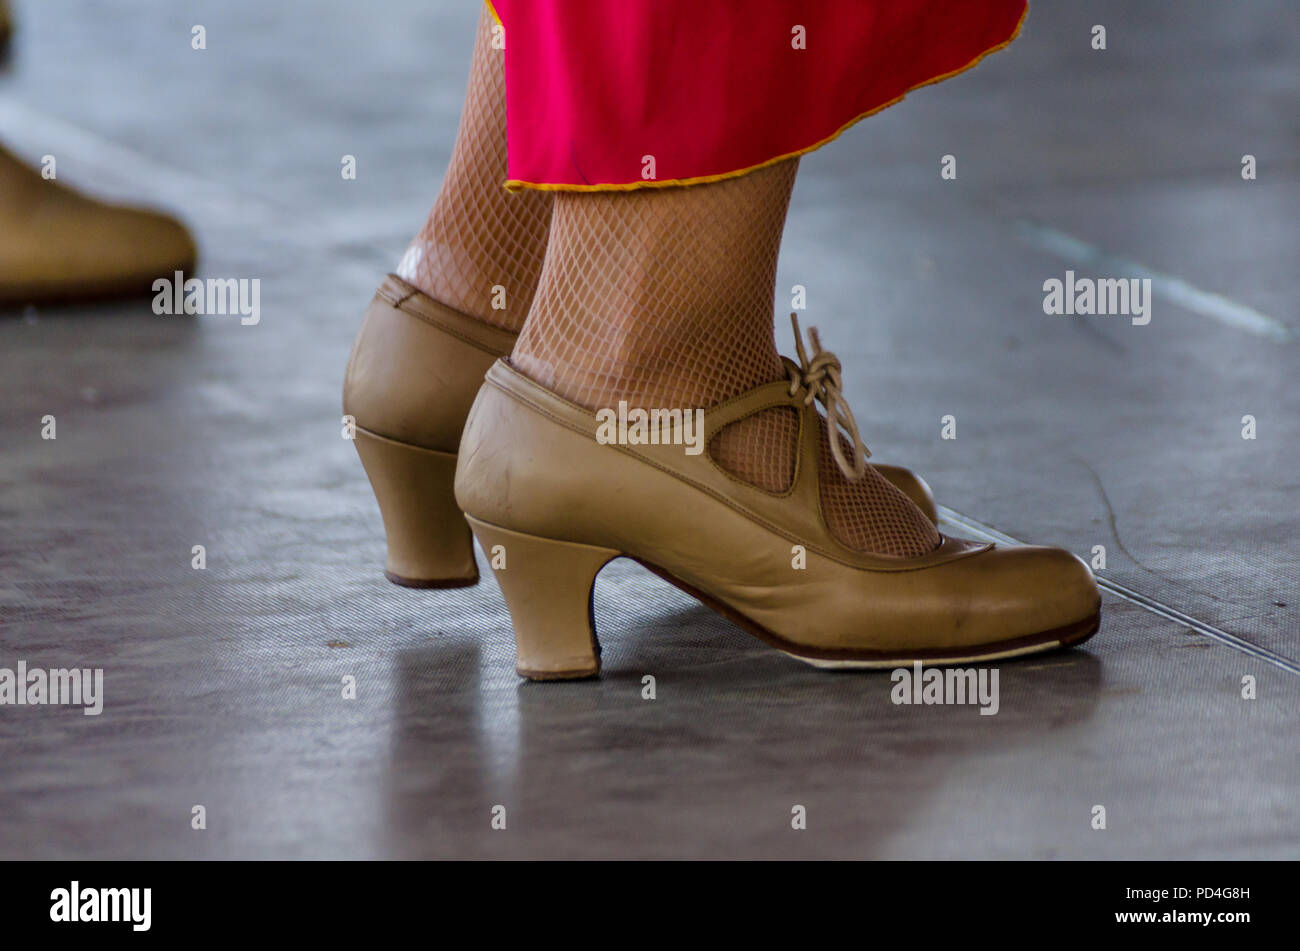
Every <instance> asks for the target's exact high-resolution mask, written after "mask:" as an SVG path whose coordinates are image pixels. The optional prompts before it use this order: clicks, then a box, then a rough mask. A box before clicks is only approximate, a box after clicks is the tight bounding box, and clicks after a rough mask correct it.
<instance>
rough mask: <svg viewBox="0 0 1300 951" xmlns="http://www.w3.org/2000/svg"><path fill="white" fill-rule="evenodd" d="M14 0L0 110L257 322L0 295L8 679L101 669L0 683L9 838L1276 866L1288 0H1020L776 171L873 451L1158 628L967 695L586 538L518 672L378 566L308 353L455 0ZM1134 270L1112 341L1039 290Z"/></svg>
mask: <svg viewBox="0 0 1300 951" xmlns="http://www.w3.org/2000/svg"><path fill="white" fill-rule="evenodd" d="M17 7H18V10H17V12H18V14H19V18H20V33H19V36H18V48H17V50H16V54H17V55H16V60H15V62H14V63H13V64H12V67H11V70H10V75H8V76H6V77H4V78H3V79H2V80H0V138H2V139H3V140H4V141H6V142H7V143H9V144H10V145H11V146H12V147H13V148H15V149H17V150H19V151H20V152H21V153H23V154H25V155H28V156H32V157H38V156H40V155H42V154H45V153H47V152H48V153H54V154H57V155H58V158H59V170H60V175H61V177H62V178H64V179H65V180H67V181H69V182H73V183H79V184H82V185H84V186H87V187H93V188H94V189H95V190H97V191H98V192H99V193H101V194H106V195H110V196H120V197H132V198H148V199H151V200H153V201H156V202H158V203H161V204H164V205H167V206H170V207H173V208H175V209H177V210H179V211H180V212H182V213H183V214H184V215H185V216H186V217H187V218H188V219H189V220H190V221H191V222H192V223H193V225H194V226H195V228H196V230H197V232H198V235H199V237H200V240H201V243H202V247H203V252H204V271H205V273H206V274H208V275H220V276H244V277H258V278H260V279H261V280H262V281H263V310H264V314H263V319H262V322H261V324H260V325H258V326H256V327H243V326H240V325H239V324H238V323H237V322H234V321H230V320H224V321H223V320H219V319H203V320H194V319H189V320H185V319H167V318H160V317H155V316H153V315H152V313H151V312H150V309H149V306H148V302H147V301H145V302H133V303H129V304H122V305H114V306H103V307H96V308H82V309H78V310H71V311H69V310H59V311H55V310H49V311H41V312H38V313H31V312H29V313H26V314H22V313H18V314H13V313H10V314H6V315H4V316H3V319H0V360H2V361H3V372H2V373H0V378H2V379H3V384H2V385H3V388H4V389H3V392H4V399H3V401H0V513H2V517H3V523H2V524H3V530H2V531H0V621H2V622H3V627H2V628H0V666H13V665H14V664H15V663H16V661H17V660H19V659H24V660H26V661H27V662H28V663H29V664H31V665H33V666H43V667H58V666H90V667H103V668H105V671H106V674H105V677H106V686H105V690H106V709H105V712H104V714H103V715H102V716H100V717H84V716H82V715H81V714H80V713H79V712H77V711H75V710H69V709H55V708H30V707H23V708H17V707H6V708H0V856H3V857H28V856H38V857H93V858H109V857H137V856H138V857H316V856H332V857H333V856H339V857H390V856H401V857H432V856H440V857H451V856H461V857H498V856H582V857H588V856H661V857H666V856H696V857H727V856H738V857H744V856H833V857H890V858H894V857H980V856H992V857H1089V858H1118V857H1124V858H1157V857H1197V858H1205V857H1220V856H1222V857H1288V856H1289V857H1295V856H1296V855H1297V854H1300V832H1298V831H1297V830H1298V829H1300V822H1298V821H1297V820H1300V805H1298V800H1300V797H1298V796H1297V785H1298V781H1300V757H1298V756H1297V753H1298V749H1297V726H1296V724H1297V711H1298V710H1300V702H1298V701H1300V680H1297V677H1296V675H1295V674H1294V673H1292V672H1288V671H1287V670H1286V669H1284V667H1283V666H1279V663H1282V662H1281V661H1279V662H1278V663H1275V662H1273V660H1277V658H1291V659H1292V663H1294V659H1295V658H1296V657H1297V656H1300V591H1297V569H1296V561H1297V558H1296V556H1297V548H1298V545H1297V541H1296V529H1297V517H1296V508H1297V490H1298V489H1300V483H1298V482H1297V476H1296V473H1297V472H1300V413H1297V384H1296V376H1297V369H1298V368H1300V360H1298V359H1297V358H1298V356H1300V344H1298V343H1297V339H1296V334H1300V310H1298V309H1297V305H1296V293H1295V292H1296V282H1295V263H1296V249H1297V242H1296V227H1297V225H1296V222H1297V220H1300V188H1297V183H1298V182H1300V162H1298V161H1297V156H1296V142H1297V132H1300V126H1297V118H1296V110H1295V102H1296V99H1297V95H1298V94H1300V76H1298V75H1297V71H1296V62H1297V59H1298V54H1300V36H1297V34H1296V32H1295V31H1294V29H1290V30H1288V29H1284V28H1283V27H1284V25H1285V24H1286V23H1292V24H1293V21H1294V10H1293V7H1292V5H1290V4H1287V3H1283V2H1264V0H1250V2H1242V3H1234V4H1220V3H1211V2H1195V3H1193V2H1188V3H1180V4H1177V5H1170V4H1163V3H1155V2H1142V3H1131V2H1120V0H1106V2H1089V3H1069V4H1067V3H1049V2H1039V3H1035V4H1034V9H1033V11H1032V13H1031V16H1030V19H1029V22H1028V25H1027V28H1026V31H1025V34H1024V36H1023V37H1022V38H1021V39H1020V40H1019V41H1018V42H1017V43H1016V44H1014V45H1013V46H1012V47H1011V49H1009V50H1008V51H1006V52H1003V53H1001V54H999V55H997V56H996V57H994V58H992V59H990V60H989V61H988V62H986V63H985V64H984V65H982V66H981V67H980V68H979V69H978V70H976V71H975V72H973V73H971V74H969V75H967V76H964V77H961V78H959V79H956V80H954V81H951V82H948V83H944V84H942V85H940V86H936V87H933V88H930V89H925V90H921V91H919V92H917V93H915V94H914V95H913V96H912V97H910V98H909V100H908V102H907V103H906V104H905V105H904V106H902V107H898V108H894V109H891V110H888V111H886V112H885V113H882V114H881V115H879V116H877V117H874V118H872V119H870V120H868V121H866V122H864V123H862V124H860V125H859V126H858V127H856V128H855V129H854V130H853V131H851V132H850V133H849V134H847V135H846V136H844V137H843V138H842V139H841V140H840V141H838V142H836V143H835V144H834V145H833V146H832V147H831V148H829V149H826V150H823V151H822V152H820V153H817V154H815V155H813V156H811V157H810V158H808V159H806V160H805V162H804V166H803V169H802V172H801V175H800V180H799V184H798V187H797V190H796V193H795V199H794V206H793V210H792V213H791V216H790V222H789V228H788V231H787V240H786V244H785V249H784V252H783V256H782V261H781V272H780V277H779V288H780V289H781V295H779V296H780V297H783V296H784V294H785V292H786V291H785V289H787V288H789V287H790V286H791V285H792V284H795V283H801V284H804V285H806V286H807V288H808V296H809V310H808V312H807V314H806V316H805V323H814V324H817V325H820V326H821V328H822V331H823V335H824V338H825V340H826V342H827V344H828V346H830V347H831V348H832V349H834V350H835V351H836V352H838V353H839V354H840V356H841V357H842V358H843V360H844V363H845V365H846V379H847V388H848V390H849V396H850V397H851V400H852V404H853V406H854V408H855V410H856V412H857V416H858V419H859V420H860V422H861V425H862V430H863V432H864V434H865V437H866V440H867V442H868V444H869V445H870V446H871V447H872V448H873V450H875V451H876V453H877V457H878V458H879V459H881V460H884V461H899V462H904V463H906V464H909V465H912V466H914V467H916V468H917V469H919V470H920V471H921V472H923V473H924V474H925V475H926V476H927V477H928V478H929V479H930V481H931V483H932V484H933V486H934V487H935V490H936V492H937V494H938V495H939V497H940V500H941V502H943V503H944V504H945V505H946V506H948V507H949V508H950V509H951V510H952V512H953V513H959V514H960V516H961V517H964V518H966V519H974V520H976V521H978V522H979V523H982V524H983V525H986V526H992V527H994V528H996V529H997V530H1000V531H1002V532H1005V533H1007V534H1009V535H1011V536H1013V537H1016V538H1019V539H1023V540H1027V541H1033V542H1042V543H1054V544H1060V545H1064V546H1066V547H1069V548H1070V549H1072V550H1073V551H1075V552H1078V553H1079V554H1081V555H1084V556H1085V557H1086V556H1088V555H1089V553H1090V552H1091V550H1092V548H1093V546H1094V545H1104V546H1106V549H1107V553H1108V565H1107V568H1106V569H1105V570H1104V571H1101V572H1099V575H1100V576H1101V577H1102V578H1103V579H1105V580H1107V581H1109V582H1113V583H1115V584H1117V585H1122V586H1126V587H1127V588H1129V589H1132V590H1133V591H1136V592H1139V593H1140V594H1141V595H1144V596H1145V597H1147V598H1150V599H1153V600H1154V601H1155V602H1157V603H1158V604H1163V605H1168V606H1169V607H1171V608H1175V609H1177V610H1178V611H1181V612H1183V613H1184V614H1185V615H1187V616H1188V617H1187V619H1185V620H1183V621H1181V622H1176V621H1173V620H1170V619H1169V616H1168V613H1167V612H1166V613H1165V614H1163V615H1162V614H1161V613H1159V611H1158V610H1157V611H1153V610H1150V609H1149V607H1143V606H1139V605H1138V604H1135V603H1133V602H1132V601H1131V600H1125V599H1123V598H1120V597H1114V596H1111V595H1108V596H1107V600H1106V606H1105V619H1104V624H1103V628H1102V631H1101V633H1100V634H1099V635H1098V636H1097V637H1096V638H1094V639H1093V640H1092V641H1090V642H1089V643H1088V644H1087V645H1086V646H1085V648H1083V649H1080V650H1075V651H1071V652H1068V653H1064V654H1059V655H1054V656H1045V657H1041V658H1037V659H1031V660H1027V661H1025V662H1021V663H1006V664H1003V665H1002V667H1001V686H1002V698H1001V712H1000V713H999V714H998V715H997V716H993V717H981V716H978V715H977V714H976V712H975V710H974V709H973V708H968V707H966V708H958V707H906V706H894V705H892V704H891V703H890V701H889V687H890V683H889V681H888V678H887V677H885V676H881V675H863V676H856V675H828V674H825V673H821V672H818V671H815V670H812V669H811V668H806V667H804V666H802V665H800V664H798V663H796V662H794V661H792V660H790V659H788V658H786V657H784V656H783V655H780V654H778V653H776V652H774V651H772V650H770V649H768V648H766V647H765V646H763V645H762V644H759V643H758V642H756V641H754V640H752V639H750V638H749V637H748V636H747V635H745V634H744V633H743V632H741V631H739V630H738V629H737V628H735V627H733V626H732V625H731V624H729V623H727V622H726V621H724V620H722V619H720V618H718V617H716V616H714V615H713V614H711V613H710V612H708V611H707V610H706V609H704V608H702V607H700V606H698V605H697V604H695V603H694V602H693V601H691V600H690V599H688V598H686V597H685V596H683V595H681V594H680V593H679V592H677V591H676V590H675V589H672V588H669V587H667V586H665V585H664V584H662V583H661V582H659V581H658V579H655V578H653V577H651V576H649V575H647V574H645V573H644V572H643V571H641V570H640V569H639V568H637V567H635V566H633V565H630V564H624V563H616V564H615V565H613V566H611V567H610V568H608V569H607V570H606V572H605V573H604V574H603V575H602V577H601V580H600V582H599V584H598V587H597V615H598V625H599V627H600V630H601V635H602V642H603V644H604V647H605V676H604V677H603V679H601V680H600V681H598V682H588V683H580V684H562V685H532V684H528V683H524V682H522V681H520V680H518V679H517V678H516V677H515V675H514V672H513V656H512V654H513V650H512V643H511V638H510V633H509V628H508V623H507V616H506V614H505V610H504V606H503V604H502V601H501V598H500V595H499V593H498V591H497V589H496V586H495V584H493V583H492V582H491V581H490V580H489V581H488V582H487V583H485V584H483V585H481V586H479V587H478V588H476V589H473V590H470V591H451V592H412V591H407V590H402V589H398V588H395V587H392V586H390V585H388V584H387V583H386V582H385V581H384V580H383V578H382V576H381V575H380V572H379V565H380V562H381V559H382V551H383V542H382V536H381V526H380V521H379V515H378V511H377V510H376V507H375V505H374V502H373V499H372V497H371V496H370V493H369V490H368V486H367V484H366V481H365V478H364V476H363V474H362V471H361V468H360V466H359V464H358V463H357V460H356V458H355V455H354V453H353V450H352V447H351V446H350V445H349V444H348V443H347V442H345V441H343V440H342V439H340V438H339V419H338V417H339V408H338V407H339V387H340V382H341V377H342V371H343V365H344V362H345V360H346V355H347V351H348V347H349V345H350V342H351V338H352V335H353V333H354V331H355V329H356V326H357V323H358V321H359V318H360V314H361V312H362V310H363V308H364V307H365V305H366V303H367V301H368V299H369V297H370V294H371V292H372V290H373V287H374V285H375V284H376V283H377V281H378V280H379V279H380V278H381V276H382V275H383V273H384V272H385V271H386V270H388V269H389V268H390V267H391V266H392V264H393V263H394V262H395V261H396V259H397V258H398V256H399V255H400V253H401V251H402V249H403V247H404V245H405V243H406V241H407V239H408V238H409V236H410V235H411V234H412V233H413V231H414V230H415V229H416V228H417V227H418V226H419V224H420V222H421V221H422V219H423V216H424V214H425V212H426V210H427V208H428V205H429V203H430V200H431V198H432V196H433V194H434V191H435V189H436V186H437V182H438V179H439V175H440V174H441V170H442V168H443V167H444V165H445V162H446V160H447V156H448V152H449V149H450V146H451V142H452V137H453V133H454V128H455V123H456V118H457V114H458V111H459V106H460V101H461V96H462V94H463V90H464V77H465V71H466V67H467V64H468V48H467V43H468V38H469V37H470V35H471V33H472V25H473V20H474V17H475V15H476V12H475V10H474V8H473V5H472V4H456V5H452V4H438V3H434V2H431V0H385V2H383V3H379V4H355V3H343V2H328V3H322V2H307V0H282V2H279V3H275V4H266V3H255V2H252V0H221V2H216V0H206V2H194V3H188V4H170V3H163V2H161V0H155V2H144V0H137V2H122V3H116V4H112V5H111V7H110V6H108V5H104V4H101V3H92V2H89V0H47V2H40V3H37V2H23V0H19V2H18V4H17ZM195 23H201V24H203V25H204V26H206V28H207V37H208V48H207V50H206V51H205V52H201V53H200V52H195V51H192V50H191V49H190V46H189V36H190V27H191V26H192V25H193V24H195ZM1094 23H1100V24H1104V25H1106V26H1107V27H1108V46H1109V48H1108V49H1107V50H1106V51H1105V52H1096V51H1093V50H1091V49H1090V48H1089V29H1090V27H1091V25H1092V24H1094ZM1245 153H1251V154H1254V155H1255V156H1256V157H1257V160H1258V166H1259V178H1258V180H1256V181H1251V182H1245V181H1243V180H1242V178H1241V176H1240V174H1239V169H1240V161H1241V156H1242V155H1243V154H1245ZM344 154H353V155H355V156H357V159H358V167H359V177H358V179H357V180H356V181H353V182H346V181H343V180H342V179H341V177H340V175H339V162H340V157H341V156H342V155H344ZM944 154H953V155H955V156H956V157H957V161H958V178H957V180H956V181H941V180H940V178H939V176H938V167H939V160H940V156H942V155H944ZM1116 259H1118V261H1119V263H1116ZM1098 262H1101V263H1098ZM1138 266H1140V267H1143V268H1146V269H1149V271H1150V272H1153V273H1155V274H1156V275H1157V291H1156V298H1155V302H1154V308H1153V319H1152V321H1151V323H1150V325H1148V326H1145V327H1134V326H1132V325H1131V324H1130V323H1128V322H1127V321H1124V320H1122V319H1119V318H1115V319H1110V320H1104V319H1100V318H1074V319H1070V318H1056V317H1048V316H1046V315H1044V314H1043V312H1042V307H1041V298H1042V290H1041V286H1042V282H1043V281H1044V280H1046V279H1047V278H1050V277H1061V276H1063V274H1064V271H1065V269H1066V268H1067V267H1073V268H1075V269H1076V270H1077V271H1079V273H1080V274H1081V275H1082V274H1094V275H1095V274H1100V275H1102V276H1126V275H1127V274H1128V273H1130V271H1129V270H1126V269H1128V268H1132V267H1138ZM781 306H783V301H782V300H780V299H779V300H778V309H779V308H780V307H781ZM778 326H779V327H780V329H781V331H782V342H783V344H785V345H787V346H788V344H789V341H788V330H786V329H785V326H784V324H783V323H781V324H779V325H778ZM47 413H49V414H54V415H56V416H57V418H58V427H59V428H58V439H57V440H56V441H53V442H50V441H43V440H41V439H40V438H39V427H40V422H39V421H40V418H41V416H43V415H45V414H47ZM945 414H953V415H955V416H956V417H957V421H958V438H957V439H956V440H951V441H947V440H941V439H940V438H939V420H940V418H941V417H942V416H943V415H945ZM1246 414H1250V415H1253V416H1255V417H1256V419H1257V421H1258V422H1257V425H1258V438H1257V439H1255V440H1253V441H1247V440H1243V439H1242V438H1241V436H1240V429H1241V417H1242V416H1243V415H1246ZM954 517H956V516H954ZM196 544H203V545H205V546H206V548H207V557H208V567H207V570H206V571H201V572H200V571H194V570H191V568H190V557H191V556H190V550H191V546H193V545H196ZM484 570H485V572H486V566H484ZM1198 632H1200V633H1198ZM1226 636H1235V637H1238V638H1240V639H1242V642H1243V643H1242V644H1241V645H1238V647H1233V646H1228V645H1227V644H1225V643H1224V638H1225V637H1226ZM1249 645H1255V646H1256V647H1258V648H1260V649H1263V650H1266V651H1272V652H1275V653H1276V655H1277V657H1275V658H1273V659H1272V660H1271V659H1270V658H1269V657H1265V656H1260V655H1259V652H1258V651H1257V652H1255V653H1254V654H1252V653H1251V652H1250V649H1249ZM1243 646H1244V647H1245V648H1246V649H1239V648H1241V647H1243ZM645 674H652V675H654V676H655V677H656V678H657V682H658V699H656V700H654V701H653V702H650V701H644V700H642V699H641V696H640V689H641V677H642V676H643V675H645ZM345 675H352V676H355V677H356V678H357V682H358V697H357V699H356V700H353V701H345V700H343V699H341V696H340V680H341V678H342V677H344V676H345ZM1247 675H1250V676H1254V677H1256V678H1257V679H1258V699H1255V700H1244V699H1242V697H1241V680H1242V678H1243V677H1244V676H1247ZM195 804H202V805H204V806H205V807H206V810H207V817H208V821H207V829H206V830H205V831H194V830H192V829H191V828H190V815H191V808H192V807H193V806H194V805H195ZM497 804H501V805H504V806H505V807H506V809H507V816H508V828H507V829H506V830H505V831H493V830H492V829H491V828H490V827H489V820H490V812H491V809H492V807H493V806H494V805H497ZM796 804H798V805H803V806H806V807H807V810H808V828H807V830H806V831H800V832H796V831H792V830H791V828H790V813H791V808H792V806H794V805H796ZM1096 804H1102V805H1104V806H1105V807H1106V810H1107V816H1108V827H1107V829H1106V830H1105V831H1095V830H1093V829H1092V828H1091V827H1090V818H1091V810H1092V807H1093V806H1094V805H1096Z"/></svg>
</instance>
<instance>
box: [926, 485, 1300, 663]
mask: <svg viewBox="0 0 1300 951" xmlns="http://www.w3.org/2000/svg"><path fill="white" fill-rule="evenodd" d="M938 509H939V515H940V516H941V517H942V518H944V519H946V520H947V521H949V522H952V523H953V524H954V525H959V526H960V527H962V528H963V529H965V530H967V531H969V532H971V533H973V534H975V535H978V536H981V538H982V540H983V541H991V542H1001V543H1002V544H1004V545H1025V544H1029V543H1028V542H1025V541H1022V540H1021V539H1019V538H1016V537H1015V536H1013V535H1008V534H1007V533H1006V532H1002V531H999V530H998V529H996V528H994V527H993V526H991V525H986V524H984V523H983V522H981V521H978V520H977V519H974V518H971V517H970V516H969V515H963V514H962V513H961V512H958V511H957V510H956V509H951V508H948V506H946V505H940V506H938ZM1097 587H1099V588H1101V589H1102V590H1103V591H1106V592H1109V593H1110V594H1113V595H1114V596H1115V597H1117V598H1122V599H1123V600H1125V601H1128V602H1129V603H1131V604H1135V605H1137V606H1138V607H1140V608H1142V609H1143V610H1144V611H1149V612H1150V613H1152V614H1154V615H1156V616H1158V617H1162V618H1164V619H1165V620H1167V621H1173V622H1174V623H1175V624H1179V625H1181V626H1182V627H1186V628H1189V629H1191V630H1192V631H1194V632H1196V633H1197V634H1200V635H1201V636H1203V637H1208V638H1210V639H1211V640H1213V641H1216V642H1218V643H1219V644H1221V645H1223V646H1224V647H1228V648H1231V649H1232V650H1235V651H1239V652H1240V653H1243V654H1247V655H1249V656H1251V657H1254V658H1256V659H1257V660H1262V661H1264V662H1266V663H1269V664H1272V665H1273V666H1274V667H1278V668H1280V669H1282V670H1284V671H1286V672H1287V673H1289V674H1294V675H1295V676H1300V662H1297V661H1295V660H1292V659H1291V658H1289V657H1287V656H1286V655H1284V654H1279V653H1277V652H1276V651H1273V650H1269V649H1268V648H1267V647H1261V646H1259V645H1258V644H1252V643H1251V642H1250V641H1248V640H1246V639H1244V638H1241V637H1238V636H1237V635H1236V634H1231V633H1229V632H1228V631H1225V630H1223V629H1222V628H1218V627H1215V626H1214V625H1213V624H1210V623H1209V622H1207V621H1202V620H1199V619H1198V618H1195V617H1192V615H1190V614H1186V613H1184V612H1182V611H1179V610H1178V609H1177V608H1175V607H1172V606H1171V605H1168V604H1165V603H1164V602H1163V601H1159V600H1157V599H1155V598H1153V597H1151V596H1150V595H1146V594H1143V593H1142V592H1141V591H1138V590H1136V589H1134V588H1130V587H1128V586H1127V585H1124V584H1120V583H1119V582H1118V581H1112V580H1111V579H1110V578H1097Z"/></svg>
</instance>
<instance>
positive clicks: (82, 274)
mask: <svg viewBox="0 0 1300 951" xmlns="http://www.w3.org/2000/svg"><path fill="white" fill-rule="evenodd" d="M0 2H3V0H0ZM196 258H197V251H196V248H195V245H194V239H193V238H192V237H191V236H190V233H189V231H188V230H187V229H186V228H185V226H184V225H183V224H181V223H180V222H179V221H177V220H176V219H175V218H172V217H171V216H169V215H165V214H161V213H159V212H154V211H148V210H145V209H142V208H132V207H128V206H124V205H112V204H108V203H106V202H101V201H96V200H95V199H93V198H89V197H87V196H85V195H82V194H81V193H79V192H77V191H74V190H73V189H71V188H68V187H67V186H66V185H63V184H61V183H60V182H58V181H55V180H47V179H46V178H44V177H42V175H41V173H40V171H39V170H37V169H34V168H31V167H30V166H28V165H27V164H26V163H24V162H23V161H21V160H20V159H19V158H18V157H16V156H15V155H13V154H12V153H10V152H8V151H7V150H5V149H4V148H3V147H0V306H4V305H11V306H12V305H23V304H40V303H50V302H60V301H70V300H94V299H103V298H110V297H122V296H131V295H137V294H139V295H144V294H148V293H150V292H151V286H152V284H153V281H154V280H155V279H156V278H159V277H168V278H170V277H172V275H173V274H174V272H176V271H184V272H186V273H187V274H188V273H190V272H191V271H193V269H194V264H195V260H196Z"/></svg>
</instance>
